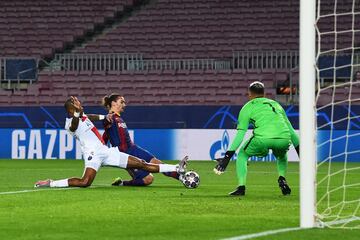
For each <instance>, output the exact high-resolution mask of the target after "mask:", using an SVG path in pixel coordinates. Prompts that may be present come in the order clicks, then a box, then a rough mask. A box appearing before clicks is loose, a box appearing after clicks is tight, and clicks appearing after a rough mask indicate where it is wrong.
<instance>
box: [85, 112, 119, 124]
mask: <svg viewBox="0 0 360 240" xmlns="http://www.w3.org/2000/svg"><path fill="white" fill-rule="evenodd" d="M113 115H114V114H113V113H109V114H107V115H102V114H86V116H87V117H88V118H89V119H90V121H92V122H93V121H102V120H104V119H106V121H108V122H110V123H112V116H113Z"/></svg>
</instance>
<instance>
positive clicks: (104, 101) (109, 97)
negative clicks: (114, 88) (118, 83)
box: [102, 93, 122, 109]
mask: <svg viewBox="0 0 360 240" xmlns="http://www.w3.org/2000/svg"><path fill="white" fill-rule="evenodd" d="M119 97H122V96H121V95H120V94H117V93H111V94H109V95H106V96H105V97H103V99H102V105H103V106H104V107H105V108H106V109H110V108H111V102H114V101H116V100H118V98H119Z"/></svg>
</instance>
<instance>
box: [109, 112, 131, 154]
mask: <svg viewBox="0 0 360 240" xmlns="http://www.w3.org/2000/svg"><path fill="white" fill-rule="evenodd" d="M112 120H113V122H112V123H110V122H108V121H107V120H106V119H104V120H103V124H104V129H105V132H104V135H103V139H104V141H105V142H106V143H107V142H108V140H110V143H111V145H112V146H114V147H115V146H116V147H118V148H119V150H120V151H121V152H127V151H128V150H129V149H130V148H131V147H132V146H133V145H134V143H133V142H132V141H131V138H130V134H129V131H128V128H127V126H126V123H125V122H124V120H123V119H122V118H121V117H120V115H118V114H116V113H115V114H114V115H113V116H112Z"/></svg>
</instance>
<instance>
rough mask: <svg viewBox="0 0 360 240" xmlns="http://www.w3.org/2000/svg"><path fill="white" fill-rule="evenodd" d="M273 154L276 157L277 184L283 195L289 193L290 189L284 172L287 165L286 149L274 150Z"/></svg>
mask: <svg viewBox="0 0 360 240" xmlns="http://www.w3.org/2000/svg"><path fill="white" fill-rule="evenodd" d="M274 155H275V157H276V164H277V170H278V174H279V178H278V184H279V187H280V189H281V192H282V194H283V195H289V194H290V193H291V189H290V187H289V185H288V184H287V182H286V178H285V177H286V173H287V167H288V159H287V150H286V151H284V150H280V151H276V150H274Z"/></svg>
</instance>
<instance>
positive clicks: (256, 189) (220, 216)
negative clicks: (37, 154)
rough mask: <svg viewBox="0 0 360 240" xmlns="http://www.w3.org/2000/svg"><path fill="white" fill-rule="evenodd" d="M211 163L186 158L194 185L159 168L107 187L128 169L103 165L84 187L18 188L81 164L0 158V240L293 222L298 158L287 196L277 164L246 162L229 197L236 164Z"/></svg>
mask: <svg viewBox="0 0 360 240" xmlns="http://www.w3.org/2000/svg"><path fill="white" fill-rule="evenodd" d="M172 163H174V162H172ZM213 166H214V162H200V161H198V162H196V161H194V162H190V166H189V168H190V169H195V170H196V171H197V172H198V173H199V174H200V177H201V184H200V186H199V188H198V189H186V188H184V187H183V186H182V185H181V184H180V183H179V182H177V181H175V180H173V179H170V178H167V177H165V176H162V175H161V174H156V175H155V181H154V183H153V185H152V186H149V187H111V186H110V183H111V181H112V179H113V178H114V177H117V176H122V177H124V178H127V173H126V172H125V171H124V170H121V169H116V168H102V169H101V170H100V172H99V173H98V176H97V178H96V180H95V182H94V183H93V186H92V187H90V188H87V189H77V188H75V189H71V190H56V189H49V190H39V191H37V190H36V191H33V192H23V193H19V192H18V191H22V190H33V184H34V182H35V181H36V180H39V179H46V178H53V179H59V178H66V177H70V176H81V174H82V171H83V163H82V161H73V160H1V161H0V182H1V184H0V239H4V240H5V239H12V240H14V239H47V240H50V239H221V238H226V237H233V236H239V235H244V234H251V233H257V232H262V231H267V230H273V229H280V228H288V227H297V226H299V174H298V164H296V163H290V164H289V173H288V178H287V179H288V182H289V184H290V186H291V187H292V190H293V192H292V195H291V196H282V195H281V192H280V190H279V189H278V186H277V174H276V165H275V163H256V162H251V163H250V165H249V168H248V186H247V193H246V194H247V195H246V196H245V197H241V198H239V197H229V196H227V193H228V192H229V191H231V190H233V189H234V188H235V187H236V184H237V181H236V175H235V165H234V163H231V164H230V165H229V168H228V170H227V172H226V173H225V174H223V175H221V176H216V175H214V174H213V172H212V168H213ZM340 167H341V166H340V165H339V168H340ZM352 177H353V178H354V181H358V180H359V175H353V176H352ZM6 192H7V193H6ZM9 192H13V193H9ZM359 192H360V190H359V191H358V193H359ZM4 193H6V194H4ZM359 195H360V194H359ZM359 237H360V231H359V230H343V229H342V230H337V229H310V230H300V231H295V232H287V233H282V234H276V235H271V236H266V237H262V238H257V239H286V240H288V239H292V240H293V239H341V240H346V239H359Z"/></svg>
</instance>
